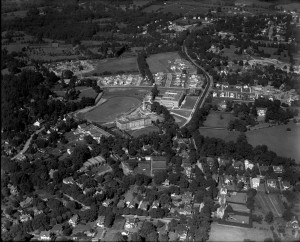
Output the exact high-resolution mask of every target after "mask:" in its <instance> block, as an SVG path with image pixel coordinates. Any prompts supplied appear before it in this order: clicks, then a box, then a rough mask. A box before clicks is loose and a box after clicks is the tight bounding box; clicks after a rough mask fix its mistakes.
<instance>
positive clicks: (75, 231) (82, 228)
mask: <svg viewBox="0 0 300 242" xmlns="http://www.w3.org/2000/svg"><path fill="white" fill-rule="evenodd" d="M90 230H91V227H90V226H88V225H85V224H78V225H77V226H75V227H74V229H73V234H74V235H76V234H80V233H85V232H87V231H90Z"/></svg>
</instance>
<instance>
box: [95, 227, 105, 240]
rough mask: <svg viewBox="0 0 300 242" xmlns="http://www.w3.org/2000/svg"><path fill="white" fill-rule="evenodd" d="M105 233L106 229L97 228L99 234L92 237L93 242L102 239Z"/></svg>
mask: <svg viewBox="0 0 300 242" xmlns="http://www.w3.org/2000/svg"><path fill="white" fill-rule="evenodd" d="M104 234H105V230H104V229H102V228H101V229H100V228H98V229H97V234H96V235H95V236H94V237H93V238H92V242H98V241H100V240H101V239H102V238H103V236H104Z"/></svg>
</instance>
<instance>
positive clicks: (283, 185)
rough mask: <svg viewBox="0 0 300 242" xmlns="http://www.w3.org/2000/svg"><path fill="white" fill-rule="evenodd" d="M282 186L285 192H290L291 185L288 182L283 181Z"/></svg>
mask: <svg viewBox="0 0 300 242" xmlns="http://www.w3.org/2000/svg"><path fill="white" fill-rule="evenodd" d="M281 184H282V188H283V190H288V189H289V188H291V183H290V182H288V181H282V182H281Z"/></svg>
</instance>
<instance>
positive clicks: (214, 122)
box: [204, 112, 234, 128]
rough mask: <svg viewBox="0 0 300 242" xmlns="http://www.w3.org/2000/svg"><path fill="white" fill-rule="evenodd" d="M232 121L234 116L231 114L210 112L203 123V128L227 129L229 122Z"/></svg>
mask: <svg viewBox="0 0 300 242" xmlns="http://www.w3.org/2000/svg"><path fill="white" fill-rule="evenodd" d="M233 119H234V116H233V115H232V114H231V113H224V112H210V113H209V115H208V116H207V118H206V120H205V122H204V126H207V127H224V128H227V126H228V123H229V121H230V120H233Z"/></svg>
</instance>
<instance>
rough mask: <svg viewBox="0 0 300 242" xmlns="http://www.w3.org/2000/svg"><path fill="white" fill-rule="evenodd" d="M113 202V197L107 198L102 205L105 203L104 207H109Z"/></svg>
mask: <svg viewBox="0 0 300 242" xmlns="http://www.w3.org/2000/svg"><path fill="white" fill-rule="evenodd" d="M112 202H113V200H112V199H106V200H105V201H104V202H103V203H102V205H103V206H104V207H108V206H109V205H110V204H111V203H112Z"/></svg>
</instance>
